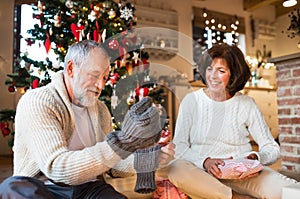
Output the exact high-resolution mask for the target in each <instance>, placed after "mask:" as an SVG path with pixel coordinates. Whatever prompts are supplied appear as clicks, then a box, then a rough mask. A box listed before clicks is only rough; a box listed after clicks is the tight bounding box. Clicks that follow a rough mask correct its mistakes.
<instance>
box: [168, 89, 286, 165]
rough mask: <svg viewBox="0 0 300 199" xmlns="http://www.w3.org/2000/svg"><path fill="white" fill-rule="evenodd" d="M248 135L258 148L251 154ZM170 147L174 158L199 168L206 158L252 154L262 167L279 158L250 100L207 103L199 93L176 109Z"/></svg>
mask: <svg viewBox="0 0 300 199" xmlns="http://www.w3.org/2000/svg"><path fill="white" fill-rule="evenodd" d="M249 135H251V136H252V137H253V139H254V141H255V142H256V143H257V144H258V146H259V152H258V153H256V152H254V151H252V147H251V144H250V143H249V137H248V136H249ZM174 143H175V144H176V149H175V150H176V154H175V157H176V158H182V159H186V160H188V161H191V162H193V163H194V164H195V165H197V166H198V167H199V168H201V169H204V168H203V162H204V160H205V159H206V158H207V157H211V158H228V157H230V156H232V157H234V158H238V157H246V156H247V155H249V154H250V153H256V154H257V155H258V157H259V160H260V162H261V163H263V164H271V163H273V162H275V161H276V160H277V159H278V158H279V156H280V150H279V145H278V144H277V143H276V142H275V141H274V139H273V137H272V135H271V132H270V130H269V127H268V126H267V124H266V122H265V120H264V117H263V115H262V113H261V111H260V110H259V108H258V106H257V105H256V103H255V102H254V100H253V99H252V98H250V97H249V96H246V95H244V94H242V93H239V92H238V93H236V95H235V96H234V97H232V98H231V99H229V100H226V101H223V102H218V101H213V100H211V99H210V98H209V97H208V96H207V95H206V94H205V93H204V90H203V89H199V90H198V91H195V92H192V93H189V94H187V96H186V97H185V98H184V99H183V101H182V102H181V104H180V107H179V113H178V118H177V121H176V128H175V135H174Z"/></svg>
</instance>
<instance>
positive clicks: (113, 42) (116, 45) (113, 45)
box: [108, 39, 119, 50]
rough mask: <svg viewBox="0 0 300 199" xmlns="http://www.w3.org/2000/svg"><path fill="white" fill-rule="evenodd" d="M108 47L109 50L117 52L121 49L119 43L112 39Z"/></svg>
mask: <svg viewBox="0 0 300 199" xmlns="http://www.w3.org/2000/svg"><path fill="white" fill-rule="evenodd" d="M108 46H109V48H111V49H113V50H116V49H118V48H119V42H118V41H117V40H115V39H112V40H110V41H109V43H108Z"/></svg>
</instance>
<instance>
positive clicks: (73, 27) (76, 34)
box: [71, 23, 84, 42]
mask: <svg viewBox="0 0 300 199" xmlns="http://www.w3.org/2000/svg"><path fill="white" fill-rule="evenodd" d="M83 29H84V26H77V25H76V24H75V23H72V24H71V30H72V33H73V35H74V37H75V39H76V42H78V41H79V39H80V33H81V31H82V30H83Z"/></svg>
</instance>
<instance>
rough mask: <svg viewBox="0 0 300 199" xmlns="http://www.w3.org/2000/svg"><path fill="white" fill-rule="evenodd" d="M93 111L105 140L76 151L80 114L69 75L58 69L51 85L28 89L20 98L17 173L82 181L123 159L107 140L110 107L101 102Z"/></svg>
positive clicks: (94, 121)
mask: <svg viewBox="0 0 300 199" xmlns="http://www.w3.org/2000/svg"><path fill="white" fill-rule="evenodd" d="M88 112H89V115H90V118H91V120H92V125H93V129H94V131H95V137H96V141H97V142H99V143H97V144H95V145H94V146H91V147H88V148H86V149H85V150H77V151H70V150H68V143H69V141H70V138H71V136H72V133H73V132H74V128H75V118H74V112H73V109H72V103H71V102H70V100H69V96H68V93H67V91H66V89H65V84H64V79H63V74H62V73H61V72H57V73H56V74H55V75H54V76H53V78H52V82H51V83H50V84H48V85H46V86H43V87H40V88H36V89H32V90H29V91H27V92H26V93H25V94H24V95H23V96H22V97H21V99H20V101H19V103H18V107H17V114H16V118H15V131H16V134H15V144H14V172H13V175H16V176H29V177H34V176H35V175H37V174H38V173H39V172H43V173H44V174H45V176H47V177H48V178H50V179H51V180H53V181H55V182H60V183H64V184H69V185H78V184H82V183H85V182H87V181H89V180H93V179H95V178H97V176H98V175H101V174H102V173H104V172H106V171H107V168H111V167H113V166H114V165H116V164H117V163H119V162H120V160H121V158H120V156H119V155H118V154H117V153H115V152H114V151H113V150H112V149H111V147H110V146H109V145H108V144H107V142H105V141H104V137H105V134H107V133H109V132H111V131H112V124H111V122H110V121H111V115H110V113H109V110H108V109H107V107H106V106H105V104H104V103H102V102H101V101H97V103H96V104H95V105H94V106H91V107H89V108H88ZM124 163H127V162H124ZM132 163H133V158H132ZM128 164H129V163H128ZM125 166H126V165H125ZM125 166H124V167H125ZM132 166H133V165H132ZM119 168H123V166H122V165H120V167H119ZM132 169H133V168H132ZM91 171H93V172H91Z"/></svg>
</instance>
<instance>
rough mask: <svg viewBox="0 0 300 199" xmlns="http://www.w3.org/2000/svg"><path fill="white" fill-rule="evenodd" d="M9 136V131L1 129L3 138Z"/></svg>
mask: <svg viewBox="0 0 300 199" xmlns="http://www.w3.org/2000/svg"><path fill="white" fill-rule="evenodd" d="M9 134H10V129H9V128H3V129H2V135H3V136H4V137H5V136H8V135H9Z"/></svg>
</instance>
